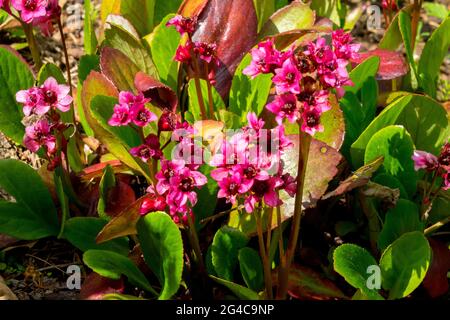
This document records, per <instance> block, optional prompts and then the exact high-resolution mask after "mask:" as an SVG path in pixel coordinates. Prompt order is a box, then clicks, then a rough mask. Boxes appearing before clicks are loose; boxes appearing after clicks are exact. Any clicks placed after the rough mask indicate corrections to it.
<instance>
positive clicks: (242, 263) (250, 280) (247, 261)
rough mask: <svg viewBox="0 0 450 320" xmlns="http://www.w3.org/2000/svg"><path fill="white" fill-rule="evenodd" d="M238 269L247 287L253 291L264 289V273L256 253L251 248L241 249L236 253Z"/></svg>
mask: <svg viewBox="0 0 450 320" xmlns="http://www.w3.org/2000/svg"><path fill="white" fill-rule="evenodd" d="M238 260H239V268H240V269H241V274H242V278H244V281H245V284H246V285H247V287H249V288H250V289H252V290H254V291H260V290H262V289H263V288H264V271H263V265H262V262H261V258H260V256H259V254H258V252H257V251H256V250H254V249H252V248H248V247H246V248H242V249H241V250H239V253H238Z"/></svg>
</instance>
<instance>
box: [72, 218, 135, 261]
mask: <svg viewBox="0 0 450 320" xmlns="http://www.w3.org/2000/svg"><path fill="white" fill-rule="evenodd" d="M106 223H107V221H106V220H103V219H99V218H93V217H77V218H72V219H69V220H68V221H67V223H66V227H65V230H64V238H65V239H67V240H68V241H69V242H70V243H71V244H73V245H74V246H75V247H77V248H78V249H80V250H81V251H83V252H85V251H88V250H105V251H112V252H115V253H118V254H121V255H123V256H127V255H128V252H129V247H128V238H127V237H122V238H117V239H114V240H111V241H108V242H104V243H101V244H97V243H96V242H95V238H96V237H97V235H98V233H99V232H100V231H101V230H102V229H103V227H104V226H105V225H106Z"/></svg>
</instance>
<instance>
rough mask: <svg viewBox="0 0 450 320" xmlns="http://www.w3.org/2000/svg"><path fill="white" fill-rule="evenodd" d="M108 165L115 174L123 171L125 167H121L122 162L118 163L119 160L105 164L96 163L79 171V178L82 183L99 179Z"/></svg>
mask: <svg viewBox="0 0 450 320" xmlns="http://www.w3.org/2000/svg"><path fill="white" fill-rule="evenodd" d="M108 165H109V166H111V167H112V168H113V170H114V172H115V173H118V172H121V171H122V170H125V167H124V166H123V164H122V162H120V161H119V160H111V161H107V162H102V163H97V164H94V165H92V166H89V167H87V168H85V169H84V170H83V171H81V173H80V178H81V179H82V180H83V181H90V180H92V179H96V178H100V177H101V176H102V174H103V170H104V169H105V168H106V167H107V166H108Z"/></svg>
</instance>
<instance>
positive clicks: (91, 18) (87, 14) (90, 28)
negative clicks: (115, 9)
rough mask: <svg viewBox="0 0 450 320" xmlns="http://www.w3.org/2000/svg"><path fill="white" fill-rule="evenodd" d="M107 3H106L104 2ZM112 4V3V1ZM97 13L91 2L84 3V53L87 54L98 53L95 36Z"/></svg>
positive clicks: (87, 0)
mask: <svg viewBox="0 0 450 320" xmlns="http://www.w3.org/2000/svg"><path fill="white" fill-rule="evenodd" d="M102 2H106V1H102ZM111 2H112V1H111ZM96 18H97V17H96V11H95V9H94V7H93V6H92V1H91V0H86V1H84V29H83V31H84V36H83V39H84V51H85V52H86V54H95V52H96V51H97V45H98V41H97V36H96V34H95V20H96Z"/></svg>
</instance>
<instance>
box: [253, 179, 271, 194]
mask: <svg viewBox="0 0 450 320" xmlns="http://www.w3.org/2000/svg"><path fill="white" fill-rule="evenodd" d="M269 189H270V186H269V184H268V183H267V181H259V180H256V181H255V183H254V184H253V187H252V191H253V192H254V193H255V194H256V196H258V197H260V198H261V197H263V196H264V195H265V194H266V193H267V192H268V191H269Z"/></svg>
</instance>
